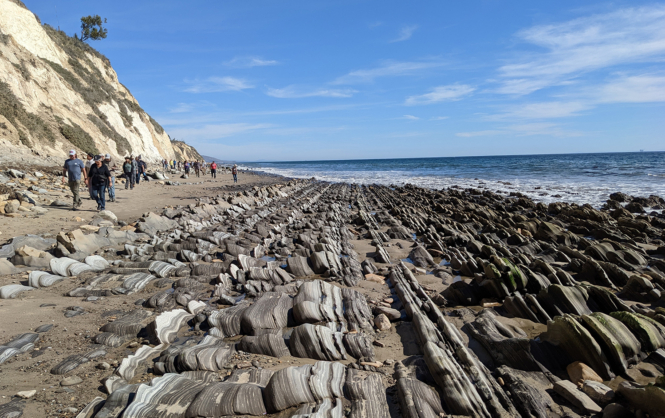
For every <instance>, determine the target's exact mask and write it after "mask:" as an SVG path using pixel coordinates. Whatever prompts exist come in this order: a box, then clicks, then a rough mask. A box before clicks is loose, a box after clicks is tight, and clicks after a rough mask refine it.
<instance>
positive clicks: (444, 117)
mask: <svg viewBox="0 0 665 418" xmlns="http://www.w3.org/2000/svg"><path fill="white" fill-rule="evenodd" d="M449 118H450V116H434V117H433V118H430V119H429V120H446V119H449Z"/></svg>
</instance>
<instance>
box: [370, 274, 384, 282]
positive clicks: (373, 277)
mask: <svg viewBox="0 0 665 418" xmlns="http://www.w3.org/2000/svg"><path fill="white" fill-rule="evenodd" d="M365 280H368V281H370V282H374V283H379V284H385V282H386V281H385V279H384V277H383V276H379V275H378V274H366V275H365Z"/></svg>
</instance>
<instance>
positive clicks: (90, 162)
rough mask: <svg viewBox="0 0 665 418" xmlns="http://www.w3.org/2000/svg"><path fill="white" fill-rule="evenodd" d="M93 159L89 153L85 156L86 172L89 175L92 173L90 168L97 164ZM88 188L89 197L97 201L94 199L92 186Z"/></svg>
mask: <svg viewBox="0 0 665 418" xmlns="http://www.w3.org/2000/svg"><path fill="white" fill-rule="evenodd" d="M93 158H94V156H93V155H92V154H90V153H87V154H86V156H85V170H86V172H87V173H89V172H90V168H91V167H92V165H93V164H94V163H95V161H94V160H93ZM86 187H87V188H88V195H89V196H90V199H92V200H95V199H93V198H92V189H91V188H90V186H89V185H88V186H86Z"/></svg>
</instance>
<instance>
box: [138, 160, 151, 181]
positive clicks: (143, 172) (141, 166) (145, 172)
mask: <svg viewBox="0 0 665 418" xmlns="http://www.w3.org/2000/svg"><path fill="white" fill-rule="evenodd" d="M139 173H141V176H143V180H145V181H150V179H149V178H148V164H147V163H146V162H145V161H143V157H141V156H140V155H139Z"/></svg>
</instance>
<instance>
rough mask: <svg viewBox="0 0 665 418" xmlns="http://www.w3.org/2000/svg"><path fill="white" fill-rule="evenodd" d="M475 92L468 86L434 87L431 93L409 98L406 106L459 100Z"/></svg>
mask: <svg viewBox="0 0 665 418" xmlns="http://www.w3.org/2000/svg"><path fill="white" fill-rule="evenodd" d="M474 90H475V88H474V87H471V86H469V85H467V84H450V85H447V86H439V87H434V89H433V90H432V91H431V92H430V93H425V94H421V95H417V96H410V97H407V99H406V101H405V102H404V104H406V105H407V106H414V105H424V104H432V103H438V102H443V101H452V100H459V99H461V98H462V97H463V96H466V95H468V94H471V93H472V92H473V91H474Z"/></svg>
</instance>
